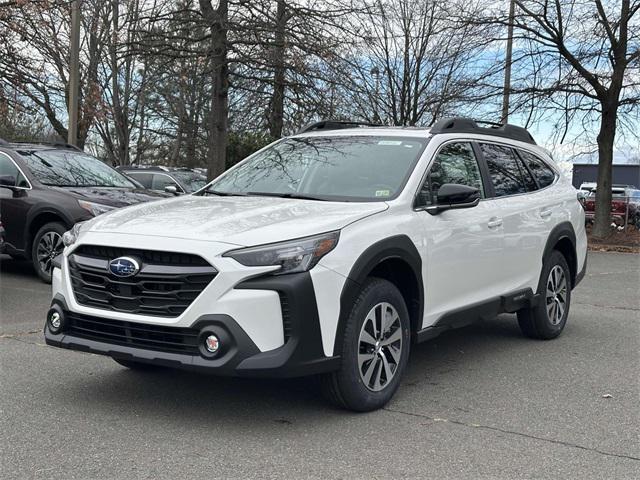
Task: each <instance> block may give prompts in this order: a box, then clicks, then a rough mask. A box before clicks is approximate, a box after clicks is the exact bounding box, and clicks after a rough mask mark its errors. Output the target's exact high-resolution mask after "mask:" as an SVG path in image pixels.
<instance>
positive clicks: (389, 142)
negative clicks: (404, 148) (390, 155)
mask: <svg viewBox="0 0 640 480" xmlns="http://www.w3.org/2000/svg"><path fill="white" fill-rule="evenodd" d="M378 145H394V146H398V145H402V140H380V141H379V142H378Z"/></svg>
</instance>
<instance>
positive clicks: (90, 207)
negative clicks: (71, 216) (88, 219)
mask: <svg viewBox="0 0 640 480" xmlns="http://www.w3.org/2000/svg"><path fill="white" fill-rule="evenodd" d="M78 204H80V206H81V207H82V208H84V209H85V210H86V211H87V212H89V213H90V214H91V215H93V216H94V217H97V216H98V215H100V214H102V213H106V212H109V211H111V210H113V209H114V208H116V207H112V206H111V205H103V204H101V203H93V202H87V201H86V200H78Z"/></svg>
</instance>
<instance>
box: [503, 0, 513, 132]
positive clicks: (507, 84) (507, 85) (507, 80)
mask: <svg viewBox="0 0 640 480" xmlns="http://www.w3.org/2000/svg"><path fill="white" fill-rule="evenodd" d="M515 9H516V2H515V0H510V1H509V26H508V27H507V56H506V59H505V66H504V91H503V93H502V118H501V122H502V123H507V122H508V121H509V93H510V90H511V57H512V51H513V19H514V16H515Z"/></svg>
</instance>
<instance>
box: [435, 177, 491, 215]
mask: <svg viewBox="0 0 640 480" xmlns="http://www.w3.org/2000/svg"><path fill="white" fill-rule="evenodd" d="M436 202H437V203H436V205H431V206H429V207H426V208H425V210H426V211H427V212H429V213H430V214H431V215H437V214H438V213H440V212H444V211H445V210H452V209H457V208H471V207H475V206H476V205H478V203H480V190H478V189H477V188H475V187H470V186H468V185H459V184H457V183H445V184H444V185H442V186H441V187H440V188H439V189H438V193H437V194H436Z"/></svg>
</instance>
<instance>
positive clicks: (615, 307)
mask: <svg viewBox="0 0 640 480" xmlns="http://www.w3.org/2000/svg"><path fill="white" fill-rule="evenodd" d="M574 305H586V306H587V307H599V308H612V309H613V310H629V311H631V312H640V308H635V307H619V306H618V305H599V304H597V303H585V302H574Z"/></svg>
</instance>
